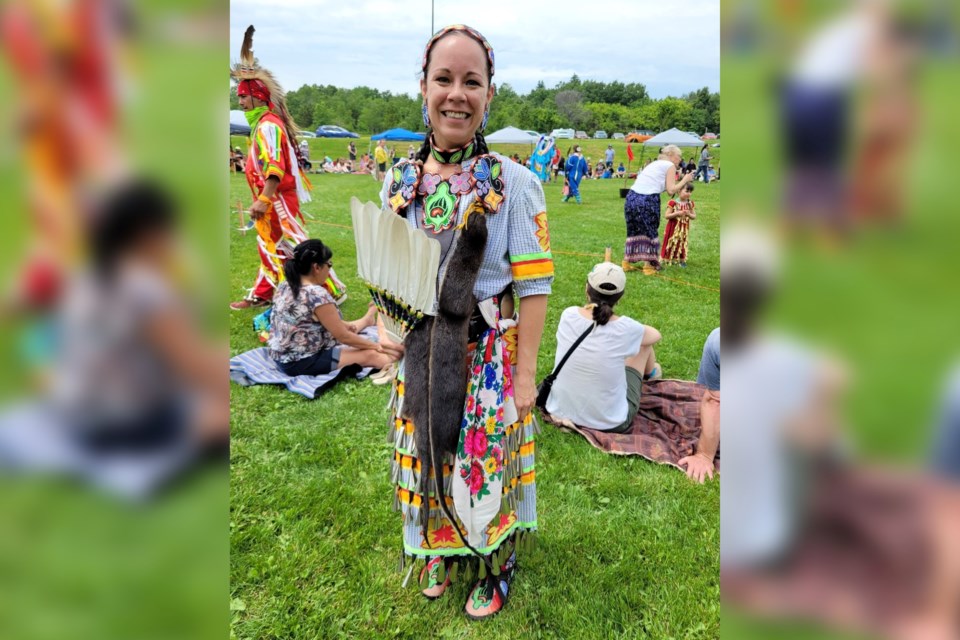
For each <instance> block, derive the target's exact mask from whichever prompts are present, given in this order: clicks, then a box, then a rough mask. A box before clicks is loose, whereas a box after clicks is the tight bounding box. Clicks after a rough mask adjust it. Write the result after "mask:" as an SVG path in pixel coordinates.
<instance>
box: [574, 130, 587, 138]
mask: <svg viewBox="0 0 960 640" xmlns="http://www.w3.org/2000/svg"><path fill="white" fill-rule="evenodd" d="M573 137H574V138H576V139H577V140H589V139H590V136H588V135H587V132H586V131H577V132H576V133H575V134H573Z"/></svg>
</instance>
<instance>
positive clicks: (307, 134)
mask: <svg viewBox="0 0 960 640" xmlns="http://www.w3.org/2000/svg"><path fill="white" fill-rule="evenodd" d="M297 137H298V138H316V137H317V134H315V133H314V132H313V131H301V132H300V133H298V134H297Z"/></svg>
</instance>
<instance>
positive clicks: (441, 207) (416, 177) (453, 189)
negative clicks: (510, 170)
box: [387, 154, 504, 234]
mask: <svg viewBox="0 0 960 640" xmlns="http://www.w3.org/2000/svg"><path fill="white" fill-rule="evenodd" d="M391 171H392V175H391V180H390V186H389V188H388V190H387V204H389V205H390V208H391V209H392V210H393V211H394V213H398V214H399V213H401V212H402V211H403V210H405V209H406V208H407V207H408V206H410V203H412V202H413V201H414V200H415V199H417V198H421V199H422V201H423V226H424V228H426V229H429V230H430V231H432V232H433V233H435V234H436V233H440V232H441V231H444V230H445V229H449V228H450V227H451V226H453V223H454V220H455V219H456V215H457V204H458V203H459V202H460V196H463V195H466V194H469V193H470V192H471V191H473V192H475V193H476V194H477V202H479V203H480V204H481V206H483V209H484V211H485V212H486V213H490V214H494V213H497V212H498V211H499V210H500V206H501V205H502V204H503V198H504V192H503V179H502V173H503V165H502V163H501V161H500V160H499V159H498V158H497V157H496V156H494V155H492V154H485V155H482V156H478V157H477V159H476V161H475V162H474V163H473V166H472V167H471V168H470V169H469V170H467V171H462V172H460V173H455V174H453V175H452V176H450V178H449V179H448V180H444V179H443V178H442V177H441V176H440V175H439V174H436V173H424V172H423V168H422V165H420V164H419V163H416V162H412V161H410V160H401V161H400V162H398V163H397V164H395V165H394V166H393V168H392V170H391Z"/></svg>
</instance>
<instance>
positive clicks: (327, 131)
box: [317, 124, 360, 138]
mask: <svg viewBox="0 0 960 640" xmlns="http://www.w3.org/2000/svg"><path fill="white" fill-rule="evenodd" d="M317 137H318V138H359V137H360V136H359V135H357V134H356V133H354V132H352V131H347V130H346V129H344V128H343V127H338V126H336V125H334V124H324V125H320V126H319V127H317Z"/></svg>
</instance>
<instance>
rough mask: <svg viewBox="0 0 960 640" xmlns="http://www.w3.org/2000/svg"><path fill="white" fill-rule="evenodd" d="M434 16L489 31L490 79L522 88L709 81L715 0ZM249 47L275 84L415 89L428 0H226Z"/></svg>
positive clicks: (558, 4)
mask: <svg viewBox="0 0 960 640" xmlns="http://www.w3.org/2000/svg"><path fill="white" fill-rule="evenodd" d="M434 12H435V13H434V25H435V28H436V29H440V28H441V27H443V26H446V25H448V24H456V23H465V24H468V25H470V26H472V27H474V28H475V29H477V30H479V31H480V32H481V33H482V34H483V35H484V36H486V38H487V39H488V40H489V41H490V44H491V45H492V46H493V50H494V53H495V55H496V65H497V67H496V75H495V76H494V82H496V83H498V84H502V83H509V84H510V85H511V86H512V87H513V88H514V89H515V90H516V91H517V92H518V93H527V92H528V91H530V89H532V88H533V87H535V86H536V84H537V82H538V81H540V80H543V81H544V83H545V84H546V85H547V86H548V87H553V86H554V85H555V84H556V83H557V82H559V81H561V80H566V79H568V78H570V76H571V75H573V74H574V73H576V74H577V75H578V76H579V77H580V79H581V80H586V79H591V80H600V81H603V82H612V81H614V80H619V81H621V82H625V83H628V82H640V83H643V84H644V85H646V87H647V92H648V93H649V94H650V95H651V96H652V97H654V98H662V97H665V96H668V95H674V96H680V95H683V94H685V93H687V92H688V91H693V90H696V89H699V88H700V87H704V86H706V87H709V88H710V90H711V91H718V90H719V88H720V0H679V1H674V2H669V1H667V2H665V1H663V0H614V2H590V1H589V0H586V1H585V0H576V1H570V0H554V1H552V2H545V1H541V0H532V1H527V0H486V1H481V2H468V1H463V0H460V1H459V2H455V1H453V0H435V2H434ZM250 24H253V25H254V26H255V27H256V29H257V31H256V34H255V35H254V38H253V49H254V53H255V55H256V56H257V58H259V59H260V62H261V64H263V65H264V66H265V67H267V68H268V69H270V70H271V71H273V72H274V73H275V74H276V75H277V77H278V79H279V80H280V83H281V84H282V85H283V87H284V89H286V90H287V91H292V90H294V89H298V88H300V87H301V86H302V85H304V84H319V85H326V84H332V85H334V86H338V87H356V86H361V85H366V86H369V87H373V88H375V89H380V90H382V91H391V92H393V93H407V94H410V95H414V94H416V93H418V92H419V89H418V78H417V72H418V71H419V68H420V59H421V57H422V55H423V46H424V45H425V44H426V42H427V40H428V39H429V38H430V35H431V31H430V0H406V1H405V2H402V1H391V0H231V3H230V60H231V62H235V61H236V60H237V59H238V58H239V56H240V44H241V43H242V41H243V32H244V30H245V29H246V28H247V26H248V25H250Z"/></svg>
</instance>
